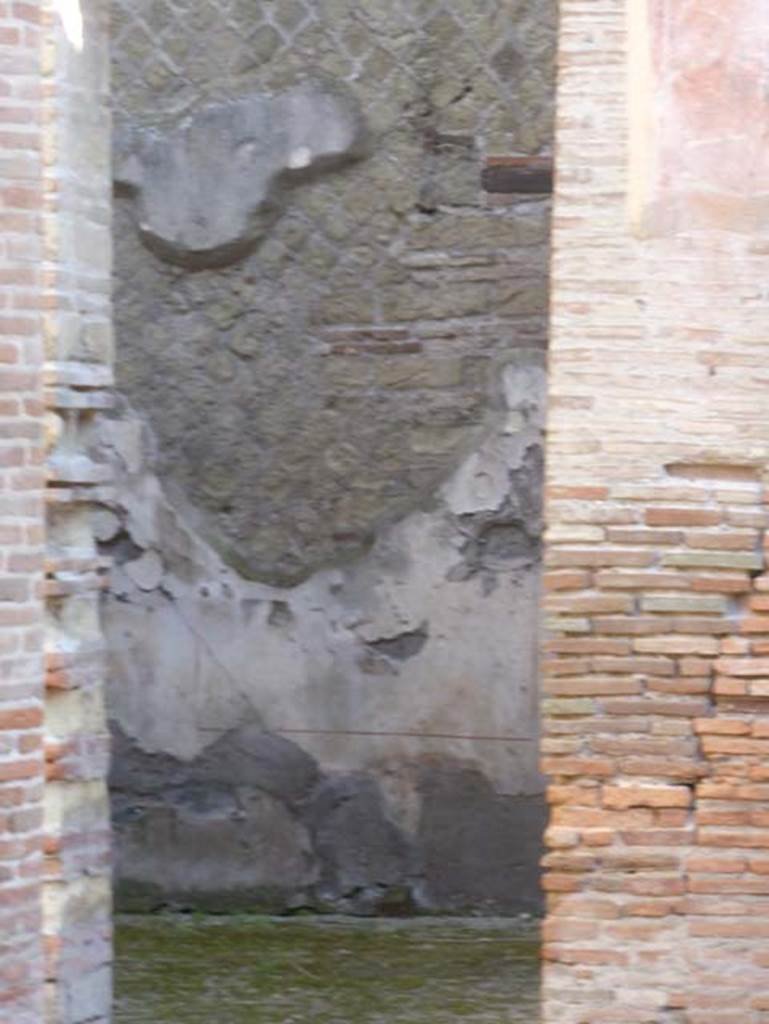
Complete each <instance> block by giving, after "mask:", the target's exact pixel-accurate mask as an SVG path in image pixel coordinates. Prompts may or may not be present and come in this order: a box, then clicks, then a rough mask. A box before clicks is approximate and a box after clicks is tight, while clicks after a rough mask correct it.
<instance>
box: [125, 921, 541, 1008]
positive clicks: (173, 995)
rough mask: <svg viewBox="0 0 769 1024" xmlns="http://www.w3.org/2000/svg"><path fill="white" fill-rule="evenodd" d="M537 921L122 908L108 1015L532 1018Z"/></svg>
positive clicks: (534, 994)
mask: <svg viewBox="0 0 769 1024" xmlns="http://www.w3.org/2000/svg"><path fill="white" fill-rule="evenodd" d="M538 976H539V965H538V942H537V932H536V927H535V926H533V925H532V924H530V923H529V924H525V923H524V924H521V923H519V922H511V921H501V920H489V919H471V920H455V919H420V920H416V921H403V920H401V921H394V920H387V921H383V920H356V919H340V918H324V919H317V918H306V919H305V918H291V919H273V918H247V917H236V918H232V917H228V918H222V917H220V918H210V917H209V918H200V917H197V916H194V915H191V916H179V917H172V916H167V917H123V918H121V919H119V921H118V930H117V976H116V988H117V1005H116V1015H115V1024H203V1022H206V1024H209V1022H210V1021H216V1022H217V1024H307V1022H308V1021H312V1022H313V1024H454V1022H456V1021H465V1022H472V1024H536V1022H537V1021H538V1020H539V1013H538V1010H537V1005H538V980H539V979H538Z"/></svg>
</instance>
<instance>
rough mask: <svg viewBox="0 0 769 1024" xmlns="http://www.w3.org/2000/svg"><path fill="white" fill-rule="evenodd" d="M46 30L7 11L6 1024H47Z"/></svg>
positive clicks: (2, 804) (2, 76)
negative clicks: (41, 303)
mask: <svg viewBox="0 0 769 1024" xmlns="http://www.w3.org/2000/svg"><path fill="white" fill-rule="evenodd" d="M39 33H40V29H39V25H38V21H37V12H36V9H35V7H34V6H32V5H26V4H13V5H11V4H3V5H2V7H0V145H1V147H2V154H1V155H0V224H1V225H2V233H1V234H0V334H1V335H2V337H0V545H1V546H0V552H1V554H0V558H1V559H2V569H1V570H0V623H2V630H0V673H2V676H1V678H2V685H1V686H0V1021H2V1022H3V1024H38V1022H39V1021H40V1019H41V1011H42V1001H41V995H42V984H41V983H42V975H43V961H42V948H41V944H40V883H41V863H42V857H41V854H42V824H43V822H42V798H43V787H42V771H43V760H42V735H41V726H42V720H43V702H42V677H43V663H42V617H43V616H42V611H43V610H42V605H41V589H42V570H43V550H42V545H43V528H42V523H43V502H42V491H43V484H44V473H43V466H42V463H43V430H42V420H41V398H42V376H41V370H42V342H41V324H40V312H39V308H38V297H39V292H40V283H41V275H40V269H39V260H40V244H41V239H40V208H41V188H40V130H41V126H40V86H39V67H38V48H39V42H40V39H39Z"/></svg>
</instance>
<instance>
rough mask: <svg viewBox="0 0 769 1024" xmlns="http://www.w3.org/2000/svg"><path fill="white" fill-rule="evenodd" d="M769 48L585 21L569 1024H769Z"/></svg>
mask: <svg viewBox="0 0 769 1024" xmlns="http://www.w3.org/2000/svg"><path fill="white" fill-rule="evenodd" d="M768 48H769V12H767V10H766V9H765V8H764V7H763V6H762V5H760V4H755V3H750V2H742V0H719V3H718V4H714V3H712V2H706V0H690V2H684V0H627V2H626V0H596V2H592V0H591V2H586V0H564V2H563V3H562V5H561V37H560V90H559V110H558V127H557V134H558V174H557V187H556V206H555V215H554V217H555V219H554V256H553V286H554V296H553V306H552V355H551V364H550V374H551V377H550V423H549V441H548V469H547V472H548V498H547V520H548V524H549V534H548V551H547V558H546V562H547V573H546V590H547V593H546V597H545V608H546V617H547V641H546V644H547V650H546V654H545V660H544V690H545V697H544V741H543V746H544V751H543V764H544V769H545V771H546V772H547V773H548V774H549V775H550V777H551V780H552V784H551V786H550V803H551V819H550V827H549V830H548V832H547V844H548V850H549V852H548V854H547V856H546V859H545V864H546V875H545V880H544V883H545V888H546V890H547V893H548V903H549V917H548V920H547V923H546V925H545V941H546V945H545V958H546V968H545V980H544V1021H545V1022H546V1024H604V1022H605V1024H759V1022H765V1021H767V1020H769V954H767V951H766V940H767V938H769V924H768V923H767V914H768V913H769V758H767V754H769V571H767V540H766V536H767V535H766V527H767V523H768V522H769V504H768V501H769V492H768V491H767V469H768V467H769V419H767V415H766V411H767V408H768V407H769V372H768V371H767V366H769V334H767V323H769V291H768V290H767V287H766V268H767V253H769V198H767V186H766V181H767V174H766V170H767V164H768V163H769V146H767V142H766V136H765V132H764V127H763V126H764V125H765V124H766V123H767V115H769V100H767V90H766V85H767V65H766V53H767V49H768Z"/></svg>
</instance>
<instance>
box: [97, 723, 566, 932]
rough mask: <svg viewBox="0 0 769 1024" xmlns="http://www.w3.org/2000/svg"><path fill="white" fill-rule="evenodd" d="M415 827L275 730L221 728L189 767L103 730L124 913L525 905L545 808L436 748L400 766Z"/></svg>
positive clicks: (490, 909)
mask: <svg viewBox="0 0 769 1024" xmlns="http://www.w3.org/2000/svg"><path fill="white" fill-rule="evenodd" d="M400 771H401V773H402V775H403V776H405V777H407V778H408V781H409V783H410V785H412V786H413V789H414V792H415V794H416V796H417V798H418V801H419V805H420V811H419V817H418V828H417V833H416V835H413V836H410V835H408V834H407V833H406V832H405V830H403V829H400V828H398V827H397V826H396V825H395V824H394V822H393V821H392V820H391V819H390V818H389V817H388V815H387V812H386V808H385V802H384V800H383V797H382V793H381V790H380V788H379V785H378V782H377V780H376V778H375V777H374V776H373V775H370V774H366V773H364V772H350V773H324V772H323V771H322V770H321V768H320V766H319V765H318V763H317V762H316V761H315V760H314V759H313V758H311V757H310V756H309V755H308V754H306V753H305V752H304V751H303V750H302V749H301V748H300V747H299V746H297V745H296V744H295V743H292V742H291V741H289V740H287V739H285V738H284V737H280V736H276V735H274V734H270V733H265V732H263V731H262V730H260V729H259V728H258V727H249V726H246V727H243V728H240V729H237V730H233V731H232V732H230V733H227V734H225V735H224V736H222V737H221V738H220V739H218V740H217V741H216V742H215V743H213V744H211V746H210V747H208V748H207V749H206V750H205V751H204V752H203V753H202V754H201V755H200V756H199V757H198V758H196V759H195V760H194V761H191V762H187V763H185V762H182V761H178V760H176V759H175V758H171V757H169V756H168V755H163V754H155V755H153V754H147V753H145V752H143V751H141V750H139V749H138V748H137V746H136V745H135V744H133V743H131V742H130V741H129V740H128V739H127V737H126V736H125V735H124V734H123V733H122V732H121V731H120V729H119V727H115V732H114V761H113V770H112V777H111V784H112V790H113V801H114V823H115V828H116V831H117V837H118V843H117V848H118V851H119V858H120V859H119V863H118V865H117V875H118V878H119V884H118V893H117V899H118V905H119V906H120V907H121V908H123V909H130V910H156V909H160V908H162V907H172V908H175V909H203V910H209V911H214V912H218V911H234V910H238V911H245V910H259V911H267V912H270V913H284V912H297V911H301V910H311V911H319V912H324V911H333V912H337V913H340V912H341V913H351V914H364V915H367V914H390V915H398V914H412V913H436V912H438V913H487V914H499V915H505V914H517V913H524V912H528V913H536V912H538V911H539V910H540V909H541V908H540V899H539V896H538V884H537V874H538V869H537V864H538V860H539V855H540V853H541V835H542V831H543V828H544V822H545V817H546V814H545V808H544V802H543V799H542V798H541V797H540V796H528V797H527V796H518V797H505V796H502V795H500V794H498V793H495V792H494V790H493V789H492V787H491V786H490V784H489V782H488V780H487V779H486V778H485V777H484V776H483V774H482V773H481V772H480V771H479V770H478V769H477V768H468V767H465V766H463V765H462V764H461V762H458V761H452V760H451V759H449V758H445V757H437V756H435V757H425V758H422V759H419V760H417V761H414V762H411V763H403V764H402V765H401V766H400Z"/></svg>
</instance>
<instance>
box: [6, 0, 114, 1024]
mask: <svg viewBox="0 0 769 1024" xmlns="http://www.w3.org/2000/svg"><path fill="white" fill-rule="evenodd" d="M59 9H60V8H59V6H58V5H57V7H56V11H54V9H53V8H51V9H48V8H47V7H46V5H33V4H23V3H18V4H8V5H2V6H0V68H1V70H0V121H1V122H2V126H1V127H0V133H1V135H2V137H1V142H2V156H0V202H1V203H2V210H1V211H0V223H2V241H1V242H0V333H1V334H2V339H0V489H1V491H2V493H0V542H1V543H2V556H1V557H2V572H1V573H0V622H2V626H3V629H2V638H1V639H0V671H2V678H3V687H2V691H0V823H1V824H0V851H2V852H1V854H0V935H2V938H1V939H0V1021H2V1022H3V1024H40V1022H41V1021H43V1020H46V1019H47V1020H49V1021H52V1022H54V1021H55V1022H56V1024H77V1022H85V1021H88V1022H98V1021H101V1020H106V1019H107V1017H108V1014H109V995H110V994H109V971H108V968H107V967H106V964H107V962H108V961H109V879H108V873H107V843H106V839H107V810H106V798H105V793H104V782H103V777H104V774H105V770H106V739H105V735H104V730H103V728H102V721H103V714H102V713H101V711H100V695H101V675H100V672H99V667H98V660H97V659H96V654H97V651H98V646H99V635H100V629H99V621H98V608H97V603H96V594H97V593H98V589H99V586H100V583H101V579H100V575H99V574H100V571H101V569H102V568H103V566H102V564H101V562H100V561H99V559H98V558H96V556H95V554H94V550H93V543H92V539H91V532H90V527H89V521H88V514H89V508H90V507H91V505H92V504H93V503H94V502H95V501H98V500H99V499H101V498H103V497H104V494H103V492H100V490H99V484H100V483H101V478H102V476H103V472H102V470H101V469H100V467H98V466H96V465H94V464H93V463H92V462H91V461H90V460H89V458H88V454H87V450H88V432H89V429H90V423H91V420H92V419H93V416H94V412H95V411H96V410H98V409H99V408H102V407H103V406H104V405H105V404H106V402H107V401H108V399H107V398H106V397H105V391H104V388H105V386H107V385H108V384H109V379H110V378H109V369H108V363H109V358H110V345H109V317H110V305H109V270H110V266H109V249H110V246H109V196H110V189H109V175H108V152H109V150H108V147H109V123H108V119H107V115H106V97H107V77H106V74H105V58H106V49H105V39H106V36H105V32H106V24H105V20H104V16H103V11H102V10H101V9H100V8H99V5H98V4H92V5H90V6H89V7H88V8H87V9H86V10H85V24H84V26H80V23H79V20H78V19H75V20H74V21H73V20H72V12H71V11H68V12H65V17H64V21H63V22H62V20H61V19H60V17H59V14H58V13H57V12H58V10H59ZM61 10H62V11H64V9H63V8H61ZM81 28H84V32H83V33H82V36H81V31H80V30H81ZM46 408H47V410H48V411H47V412H46ZM46 454H47V455H48V463H47V469H46V464H45V463H46ZM46 481H47V484H48V486H47V497H48V502H47V505H48V513H47V514H46V512H45V503H44V500H43V499H44V487H45V485H46ZM46 669H47V670H46ZM44 679H45V682H46V687H47V689H46V690H45V693H46V697H45V700H44Z"/></svg>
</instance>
